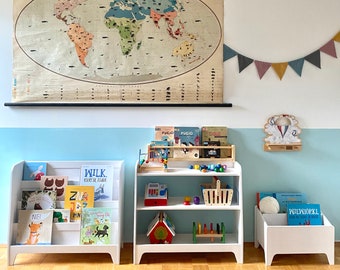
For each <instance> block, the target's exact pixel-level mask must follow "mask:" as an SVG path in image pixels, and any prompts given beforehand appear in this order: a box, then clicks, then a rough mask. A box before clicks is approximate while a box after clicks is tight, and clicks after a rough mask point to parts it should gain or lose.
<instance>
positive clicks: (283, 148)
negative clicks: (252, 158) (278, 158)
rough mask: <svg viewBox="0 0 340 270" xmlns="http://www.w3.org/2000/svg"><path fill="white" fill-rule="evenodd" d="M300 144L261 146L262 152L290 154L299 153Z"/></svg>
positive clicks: (267, 144)
mask: <svg viewBox="0 0 340 270" xmlns="http://www.w3.org/2000/svg"><path fill="white" fill-rule="evenodd" d="M301 149H302V144H269V143H265V144H264V145H263V150H264V151H266V152H292V151H301Z"/></svg>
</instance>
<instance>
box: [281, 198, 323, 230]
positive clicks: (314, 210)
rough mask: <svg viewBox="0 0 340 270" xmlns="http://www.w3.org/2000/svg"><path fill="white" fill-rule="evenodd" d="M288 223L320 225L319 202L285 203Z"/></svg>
mask: <svg viewBox="0 0 340 270" xmlns="http://www.w3.org/2000/svg"><path fill="white" fill-rule="evenodd" d="M287 223H288V225H322V216H321V210H320V204H311V203H297V204H295V203H289V204H287Z"/></svg>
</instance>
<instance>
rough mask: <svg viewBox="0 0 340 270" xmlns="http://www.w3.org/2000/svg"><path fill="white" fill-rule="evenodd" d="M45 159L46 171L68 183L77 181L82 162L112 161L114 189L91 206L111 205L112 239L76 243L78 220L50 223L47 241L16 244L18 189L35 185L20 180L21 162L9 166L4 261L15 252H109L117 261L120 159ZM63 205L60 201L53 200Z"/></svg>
mask: <svg viewBox="0 0 340 270" xmlns="http://www.w3.org/2000/svg"><path fill="white" fill-rule="evenodd" d="M44 162H46V163H47V175H67V176H68V177H69V184H78V183H79V178H80V170H81V166H82V165H112V166H113V168H114V179H113V181H114V192H113V198H112V200H110V201H101V202H95V207H100V206H105V207H112V208H113V216H114V217H113V224H112V225H113V239H112V243H111V244H109V245H80V244H79V243H80V223H79V222H69V223H54V224H53V227H52V244H51V245H43V246H39V245H16V235H17V225H18V208H19V207H18V206H20V200H21V191H22V190H25V189H26V190H27V189H37V190H38V189H39V187H40V185H39V182H37V181H22V175H23V167H24V164H25V162H24V161H22V162H19V163H17V164H15V165H14V166H13V169H12V175H11V178H12V179H11V196H10V197H11V202H10V217H9V233H8V265H13V264H14V261H15V258H16V256H17V254H19V253H109V254H110V255H111V258H112V261H113V262H114V263H116V264H119V262H120V250H121V247H122V222H123V216H122V214H123V201H124V199H123V195H124V193H123V188H124V162H123V161H44ZM57 208H63V202H60V203H59V204H57Z"/></svg>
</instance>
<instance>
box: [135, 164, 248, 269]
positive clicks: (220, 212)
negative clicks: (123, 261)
mask: <svg viewBox="0 0 340 270" xmlns="http://www.w3.org/2000/svg"><path fill="white" fill-rule="evenodd" d="M197 162H204V163H205V164H207V160H204V161H199V160H196V163H197ZM210 162H211V163H213V162H215V163H219V162H220V163H223V161H220V160H217V159H216V160H211V159H210ZM190 163H192V161H175V162H172V161H169V164H168V165H169V166H168V169H167V171H162V170H160V171H142V172H140V171H139V170H138V162H137V164H136V175H135V191H134V196H135V204H134V241H133V242H134V243H133V253H134V255H133V262H134V264H139V263H140V261H141V258H142V256H143V254H144V253H170V252H177V253H181V252H221V253H223V252H225V253H227V252H232V253H234V255H235V257H236V261H237V262H238V263H243V199H242V169H241V165H240V164H239V163H238V162H232V163H230V162H229V164H228V165H229V166H228V169H227V170H226V171H224V172H213V171H210V172H201V171H199V170H194V169H189V168H188V164H190ZM213 176H217V177H218V178H219V179H220V180H221V181H222V182H224V183H227V184H229V185H230V186H231V187H232V188H233V189H234V195H233V201H232V203H231V205H215V206H214V205H212V206H208V205H205V204H204V201H203V199H202V198H201V200H200V204H198V205H195V204H193V203H192V204H191V205H184V204H183V198H184V195H187V196H196V195H200V192H201V190H200V184H201V183H210V182H211V181H212V177H213ZM149 182H157V183H162V184H167V185H168V194H169V197H168V203H167V205H166V206H144V189H145V185H146V184H147V183H149ZM183 192H185V193H183ZM159 211H164V212H166V213H167V214H168V215H169V216H170V217H171V219H172V220H173V222H174V224H175V227H176V235H175V236H174V237H173V240H172V243H171V244H150V241H149V238H148V237H147V225H148V222H147V221H151V219H152V218H153V217H154V215H155V214H156V213H157V212H159ZM183 216H184V218H183ZM199 219H201V220H199ZM207 220H209V221H211V222H214V223H218V222H224V223H226V224H228V225H229V226H228V227H227V230H226V237H225V239H226V240H225V242H221V241H218V240H216V241H214V242H210V241H201V240H198V241H197V243H194V242H193V234H192V223H193V222H194V221H195V222H197V221H202V223H203V222H207ZM230 223H231V224H230ZM221 256H223V255H221Z"/></svg>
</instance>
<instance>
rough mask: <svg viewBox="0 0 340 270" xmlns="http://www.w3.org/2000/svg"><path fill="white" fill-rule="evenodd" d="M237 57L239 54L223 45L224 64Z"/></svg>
mask: <svg viewBox="0 0 340 270" xmlns="http://www.w3.org/2000/svg"><path fill="white" fill-rule="evenodd" d="M236 55H237V52H235V51H234V50H232V49H231V48H230V47H228V46H227V45H225V44H223V62H225V61H227V60H229V59H230V58H233V57H234V56H236Z"/></svg>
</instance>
